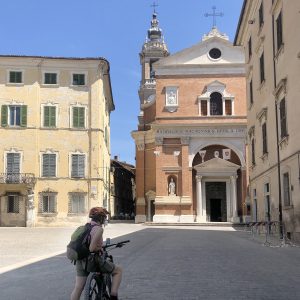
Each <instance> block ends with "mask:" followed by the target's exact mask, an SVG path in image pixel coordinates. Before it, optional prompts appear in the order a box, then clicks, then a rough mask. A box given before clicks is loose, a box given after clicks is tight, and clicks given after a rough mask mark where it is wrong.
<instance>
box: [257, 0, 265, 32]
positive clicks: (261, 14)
mask: <svg viewBox="0 0 300 300" xmlns="http://www.w3.org/2000/svg"><path fill="white" fill-rule="evenodd" d="M258 18H259V27H262V26H263V25H264V6H263V1H262V2H261V5H260V7H259V11H258Z"/></svg>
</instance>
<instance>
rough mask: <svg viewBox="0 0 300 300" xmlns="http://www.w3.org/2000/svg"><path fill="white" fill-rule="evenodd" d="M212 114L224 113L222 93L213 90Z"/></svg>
mask: <svg viewBox="0 0 300 300" xmlns="http://www.w3.org/2000/svg"><path fill="white" fill-rule="evenodd" d="M210 115H211V116H222V115H223V100H222V94H220V93H218V92H213V93H211V94H210Z"/></svg>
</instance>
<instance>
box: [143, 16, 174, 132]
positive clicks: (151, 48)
mask: <svg viewBox="0 0 300 300" xmlns="http://www.w3.org/2000/svg"><path fill="white" fill-rule="evenodd" d="M168 55H169V51H168V49H167V45H166V43H165V41H164V37H163V33H162V30H161V29H160V28H159V21H158V19H157V13H156V11H155V10H154V12H153V14H152V20H151V27H150V28H149V29H148V32H147V37H146V41H145V43H144V44H143V47H142V51H141V52H140V64H141V66H142V68H141V69H142V74H141V83H140V88H139V98H140V107H141V112H140V115H139V125H140V126H141V125H143V123H144V120H143V118H144V112H143V105H144V104H146V103H149V102H150V101H153V100H154V99H155V72H154V70H153V63H155V62H156V61H158V60H159V59H160V58H162V57H166V56H168Z"/></svg>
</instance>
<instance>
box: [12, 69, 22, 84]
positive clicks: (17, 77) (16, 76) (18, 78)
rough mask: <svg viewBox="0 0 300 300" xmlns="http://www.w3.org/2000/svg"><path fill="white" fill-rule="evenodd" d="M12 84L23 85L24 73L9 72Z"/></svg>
mask: <svg viewBox="0 0 300 300" xmlns="http://www.w3.org/2000/svg"><path fill="white" fill-rule="evenodd" d="M9 82H10V83H22V82H23V81H22V72H21V71H10V72H9Z"/></svg>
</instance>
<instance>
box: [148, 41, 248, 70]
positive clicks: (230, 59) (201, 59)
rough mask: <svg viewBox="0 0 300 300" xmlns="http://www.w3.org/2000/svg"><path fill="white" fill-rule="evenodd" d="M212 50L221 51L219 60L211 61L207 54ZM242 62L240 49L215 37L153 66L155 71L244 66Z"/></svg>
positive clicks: (243, 59)
mask: <svg viewBox="0 0 300 300" xmlns="http://www.w3.org/2000/svg"><path fill="white" fill-rule="evenodd" d="M213 48H218V49H220V50H221V53H222V55H221V58H220V59H218V60H212V59H211V58H210V57H209V54H208V53H209V51H210V50H211V49H213ZM244 62H245V58H244V52H243V49H242V48H241V47H238V46H233V44H232V43H231V42H229V41H227V40H225V39H223V38H220V37H217V36H215V37H212V38H209V39H207V40H205V41H201V42H200V43H198V44H196V45H194V46H192V47H190V48H186V49H184V50H182V51H179V52H177V53H174V54H172V55H170V56H168V57H164V58H161V59H160V60H159V61H158V62H156V63H155V64H153V66H154V68H155V70H156V69H159V68H163V67H167V66H169V67H172V66H177V67H178V66H180V65H183V66H190V65H224V64H244Z"/></svg>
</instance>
